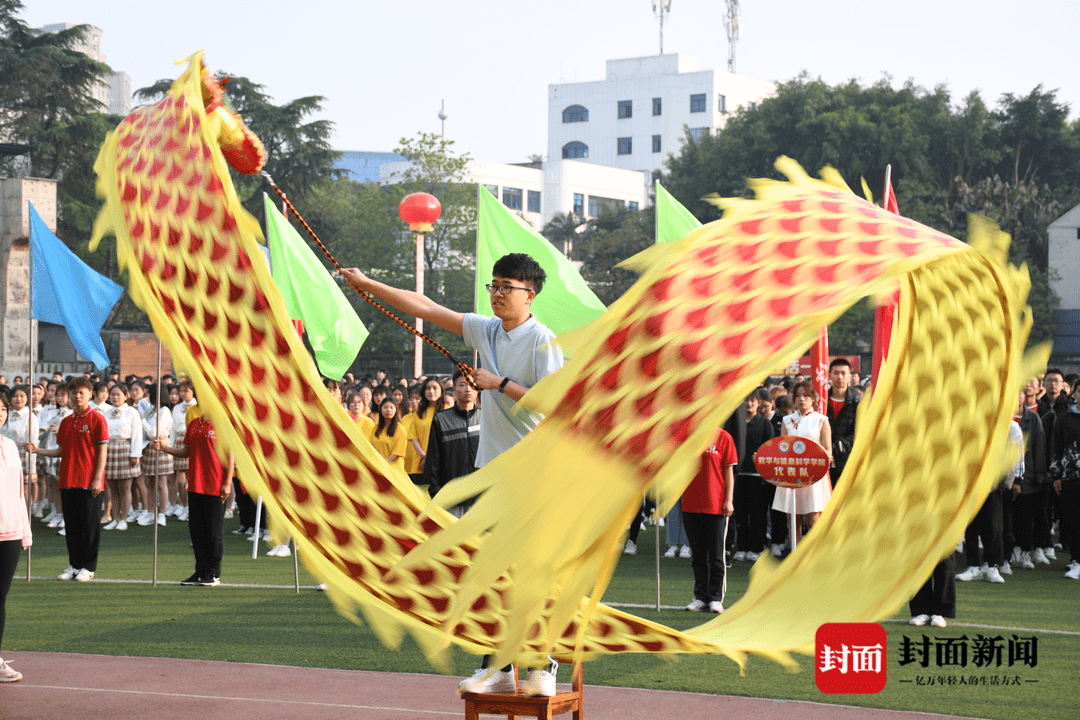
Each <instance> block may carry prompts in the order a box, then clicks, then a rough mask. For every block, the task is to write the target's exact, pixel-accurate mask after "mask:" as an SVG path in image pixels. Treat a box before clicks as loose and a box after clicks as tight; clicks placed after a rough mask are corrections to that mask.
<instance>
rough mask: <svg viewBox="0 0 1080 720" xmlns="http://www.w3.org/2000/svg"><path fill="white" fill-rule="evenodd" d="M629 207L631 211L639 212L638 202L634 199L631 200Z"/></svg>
mask: <svg viewBox="0 0 1080 720" xmlns="http://www.w3.org/2000/svg"><path fill="white" fill-rule="evenodd" d="M629 207H630V211H631V212H637V203H636V202H634V201H633V200H631V201H630V203H629Z"/></svg>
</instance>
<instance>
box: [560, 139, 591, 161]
mask: <svg viewBox="0 0 1080 720" xmlns="http://www.w3.org/2000/svg"><path fill="white" fill-rule="evenodd" d="M562 156H563V157H564V158H570V159H573V158H587V157H589V146H588V145H586V144H585V143H583V142H579V141H577V140H574V141H573V142H568V143H566V144H565V145H563V146H562Z"/></svg>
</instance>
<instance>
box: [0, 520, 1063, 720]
mask: <svg viewBox="0 0 1080 720" xmlns="http://www.w3.org/2000/svg"><path fill="white" fill-rule="evenodd" d="M34 525H35V527H34V530H35V533H36V534H35V544H34V551H33V559H32V574H33V576H35V577H47V578H53V577H55V576H56V575H57V574H59V573H60V572H61V571H63V569H64V568H65V567H67V554H66V549H65V546H64V539H63V538H61V537H58V536H57V535H56V533H55V531H50V530H48V529H46V528H45V527H44V526H43V525H41V524H40V523H39V522H37V521H35V523H34ZM236 526H237V521H236V520H227V521H226V533H227V534H226V541H225V545H226V548H225V553H226V557H225V561H224V567H223V572H222V582H224V583H226V584H241V585H250V586H256V585H261V586H263V587H217V588H202V587H181V586H180V585H178V584H176V583H177V582H178V581H179V580H181V579H183V578H185V577H187V576H188V575H190V574H191V572H192V570H193V559H192V555H191V551H190V548H189V544H188V537H187V525H186V524H185V523H180V522H176V521H174V520H172V519H171V518H170V520H169V525H168V526H167V527H165V528H161V534H160V538H159V555H158V580H159V584H158V585H157V586H156V587H155V586H152V585H150V584H145V583H144V582H130V581H132V580H136V581H149V580H150V579H151V576H152V556H151V540H150V538H151V530H152V528H140V527H137V526H134V525H133V526H132V527H131V529H129V530H127V531H126V532H121V533H117V532H103V533H102V535H103V537H102V550H101V557H100V561H99V570H98V573H97V579H95V580H94V581H93V582H90V583H75V582H63V583H62V582H57V581H55V580H33V581H31V582H29V583H27V582H26V581H25V577H26V565H25V563H26V555H25V553H24V554H23V558H22V563H21V564H20V567H19V570H18V571H17V573H16V579H15V583H14V585H13V587H12V589H11V593H10V595H9V597H8V622H7V630H6V634H5V637H4V649H5V650H6V651H7V652H8V653H17V652H18V651H47V652H67V653H101V654H107V655H131V656H151V657H175V658H198V659H207V660H225V661H245V662H258V663H268V664H274V665H298V666H306V667H327V668H342V669H356V670H378V671H389V672H396V671H408V672H432V673H434V672H436V671H435V670H434V669H433V668H432V667H431V666H430V665H429V664H428V663H427V661H426V660H425V659H424V657H423V655H422V654H421V653H420V651H419V650H418V649H417V647H416V645H415V644H414V643H412V641H411V640H406V641H405V643H404V644H403V645H402V647H401V648H399V649H397V650H395V651H388V650H387V649H386V648H385V647H383V645H382V644H381V643H379V641H378V640H377V639H376V638H375V636H374V634H373V633H372V632H371V631H370V630H369V629H367V628H365V627H359V626H356V625H354V624H352V623H351V622H349V621H347V620H344V619H343V618H341V617H340V616H338V615H337V613H336V612H335V611H334V610H333V608H332V607H331V605H330V603H329V602H328V601H327V599H326V597H325V596H323V594H322V593H319V592H316V591H314V590H312V589H311V586H312V585H313V584H314V580H313V579H312V578H311V577H310V576H309V575H308V574H307V573H306V572H305V571H304V569H303V566H302V565H301V568H300V583H301V585H302V586H307V587H306V588H302V589H301V592H300V593H299V594H297V593H295V592H294V591H293V589H292V584H293V562H292V558H268V557H265V554H264V553H265V551H266V550H267V549H268V548H267V547H266V546H265V545H264V546H263V547H262V548H261V551H260V558H259V559H258V560H252V559H251V543H249V542H247V541H246V540H245V539H244V537H243V536H238V535H231V534H228V533H229V531H231V530H233V529H235V528H236ZM654 537H655V536H654V531H653V530H652V529H651V528H650V529H649V530H648V531H646V532H643V533H642V534H641V537H640V538H639V540H640V542H639V544H638V550H639V554H638V555H637V556H634V557H625V556H624V557H623V560H622V562H621V563H620V565H619V568H618V570H617V572H616V574H615V577H614V579H613V581H612V583H611V586H610V588H609V589H608V592H607V595H606V596H605V598H604V600H605V601H606V602H610V603H613V604H619V605H622V604H636V605H648V606H652V607H630V608H627V609H628V610H629V611H630V612H633V613H636V614H638V615H640V616H641V617H644V618H647V619H650V620H656V621H658V622H661V623H664V624H666V625H670V626H672V627H675V628H688V627H691V626H693V625H696V624H699V623H700V622H702V621H703V620H705V619H707V616H705V615H702V614H697V613H695V614H690V613H687V612H684V611H682V610H665V609H662V610H660V611H659V612H657V611H656V610H655V609H654V604H655V602H656V580H655V563H654V560H653V552H654V547H655V545H654ZM1063 556H1064V554H1062V555H1060V556H1059V557H1063ZM660 567H661V578H660V590H661V603H662V604H663V605H668V606H671V605H679V606H681V605H683V604H685V603H686V602H689V600H690V599H691V598H692V594H691V589H692V584H693V576H692V574H691V571H690V566H689V560H679V559H670V560H669V559H662V560H661V566H660ZM749 567H750V566H749V564H748V563H737V564H736V565H735V566H734V567H733V568H731V570H730V571H729V582H728V595H727V602H726V603H725V604H726V605H727V606H729V607H730V606H731V605H732V604H734V603H735V602H737V601H738V600H739V598H740V597H741V596H742V594H743V593H744V592H745V590H746V586H747V581H748V575H749ZM959 569H962V567H961V568H959ZM1064 569H1065V561H1064V560H1063V559H1059V560H1057V561H1056V562H1055V563H1054V564H1052V565H1050V566H1049V567H1046V566H1041V567H1038V568H1036V569H1035V570H1029V571H1021V570H1017V571H1015V573H1014V574H1013V575H1012V576H1011V577H1006V583H1005V584H1004V585H991V584H989V583H985V582H975V583H957V586H958V587H957V591H958V595H959V597H958V617H957V619H956V623H959V624H953V625H950V627H948V628H946V629H944V630H933V629H930V628H914V627H910V626H908V625H907V624H906V622H892V621H887V622H884V623H883V625H884V627H885V629H886V632H887V633H888V642H889V653H888V656H887V659H888V674H889V680H888V684H887V685H886V687H885V690H884V691H883V692H881V693H879V694H876V695H825V694H823V693H821V692H819V691H818V690H817V688H816V686H815V684H814V668H813V662H812V659H811V658H809V657H800V663H801V665H802V668H803V671H802V672H800V673H796V674H790V673H788V672H786V671H785V670H783V669H782V668H781V667H780V666H778V665H775V664H773V663H771V662H768V661H765V660H762V659H760V658H751V659H750V662H749V665H748V666H747V670H746V676H745V677H740V676H739V672H738V667H737V666H736V665H735V664H734V663H732V662H731V661H730V660H727V659H725V658H722V657H689V656H688V657H676V658H660V657H653V656H648V655H618V656H610V657H607V658H603V659H601V660H598V661H595V662H591V663H589V664H588V666H587V668H586V681H587V682H588V683H590V684H598V685H613V686H624V687H639V688H656V689H664V690H684V691H690V692H701V693H715V694H724V695H744V696H751V697H760V698H777V699H792V700H809V701H816V702H825V703H831V702H835V703H840V704H845V705H858V706H866V707H876V708H889V709H902V710H919V711H925V712H936V713H946V714H954V715H965V716H973V717H980V718H995V719H996V718H1001V719H1002V720H1013V719H1014V718H1019V717H1021V716H1022V715H1025V714H1031V715H1033V716H1035V717H1038V718H1039V720H1050V719H1053V718H1062V719H1065V718H1077V717H1080V700H1078V699H1077V695H1076V692H1075V690H1070V689H1069V688H1074V687H1075V686H1073V685H1072V683H1073V682H1076V678H1077V677H1080V621H1078V620H1077V615H1076V606H1077V593H1080V583H1077V582H1074V581H1070V580H1066V579H1064V578H1063V577H1062V574H1063V572H1064ZM110 580H114V581H124V582H109V581H110ZM275 586H276V587H275ZM898 620H900V621H906V620H907V616H906V615H904V617H903V618H898ZM1017 628H1019V629H1017ZM1014 634H1016V635H1017V636H1019V637H1030V636H1032V635H1034V636H1035V637H1037V638H1038V662H1037V665H1036V666H1035V667H1029V666H1026V665H1023V664H1020V663H1018V664H1016V665H1014V666H1013V667H1012V668H1010V667H1009V666H1008V645H1007V642H1008V640H1009V639H1011V638H1012V636H1013V635H1014ZM924 635H925V636H927V637H928V638H929V639H930V650H931V654H932V656H931V658H930V660H929V666H928V667H926V668H923V667H922V666H921V664H920V663H919V662H918V661H916V662H912V663H909V664H907V665H904V666H901V665H900V646H901V643H902V642H903V640H904V638H905V636H906V637H907V638H908V639H909V640H910V641H911V642H912V643H921V642H922V641H923V637H924ZM978 635H982V636H988V637H997V636H1000V637H1002V638H1003V641H1002V642H1003V646H1004V647H1005V652H1004V653H1003V658H1002V666H1001V667H1000V668H998V667H996V665H995V666H991V667H984V668H980V667H976V665H975V663H974V657H973V646H972V645H971V644H970V643H969V645H968V647H969V653H968V658H967V664H966V667H958V666H954V667H948V666H946V667H939V666H938V665H937V663H936V659H935V657H933V653H934V651H935V648H936V647H937V645H938V644H939V641H938V640H937V639H938V638H954V639H956V638H961V637H966V638H967V639H968V640H969V641H972V642H973V641H974V639H975V638H976V636H978ZM453 664H454V669H455V671H456V672H458V673H464V674H469V673H471V671H472V669H473V668H474V667H475V659H474V658H472V657H469V656H467V655H465V654H464V653H460V652H458V653H457V654H456V655H455V656H454V660H453ZM568 677H569V675H568V674H566V675H565V676H561V677H560V679H561V680H563V681H568ZM927 677H931V678H942V679H940V680H935V681H934V682H945V683H948V682H949V678H950V677H951V678H952V682H955V683H957V684H955V685H951V684H945V685H939V684H934V685H932V686H927V685H922V684H919V683H920V679H925V678H927ZM961 677H962V678H964V681H965V683H967V682H970V681H971V678H973V677H974V678H976V680H975V682H976V683H981V682H984V681H983V680H980V679H979V678H985V682H986V683H987V684H986V685H982V684H976V685H969V684H963V685H961V684H959V682H960V678H961ZM992 677H997V678H999V679H1000V678H1002V677H1007V678H1009V679H1010V681H1013V682H1015V680H1014V679H1015V678H1017V677H1019V679H1020V680H1019V685H1015V684H1010V685H992V684H990V683H991V682H992V680H991V678H992ZM905 681H910V682H905Z"/></svg>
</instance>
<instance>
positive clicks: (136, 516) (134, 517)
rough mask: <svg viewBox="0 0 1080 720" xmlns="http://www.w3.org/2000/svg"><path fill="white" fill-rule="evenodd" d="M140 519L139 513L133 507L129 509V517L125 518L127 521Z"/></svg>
mask: <svg viewBox="0 0 1080 720" xmlns="http://www.w3.org/2000/svg"><path fill="white" fill-rule="evenodd" d="M138 519H139V513H137V512H135V508H131V509H130V510H128V514H127V517H126V518H124V520H125V521H127V522H135V521H136V520H138Z"/></svg>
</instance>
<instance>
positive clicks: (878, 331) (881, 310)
mask: <svg viewBox="0 0 1080 720" xmlns="http://www.w3.org/2000/svg"><path fill="white" fill-rule="evenodd" d="M882 207H884V208H885V209H886V210H888V211H889V212H891V213H895V214H897V215H899V214H900V206H899V205H897V203H896V193H895V192H893V187H892V166H891V165H890V166H889V167H888V168H886V169H885V197H884V202H883V203H882ZM899 302H900V291H899V290H897V291H896V292H894V293H893V294H892V295H891V296H890V297H889V299H888V300H886V301H884V302H882V303H881V304H880V305H878V306H877V307H876V308H874V363H873V372H872V374H871V376H870V377H871V378H873V381H874V382H875V383H876V382H877V379H878V373H879V372H881V365H882V364H883V363H884V362H885V358H886V357H888V355H889V340H890V339H891V338H892V327H893V320H894V319H895V317H896V306H897V304H898V303H899Z"/></svg>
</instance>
